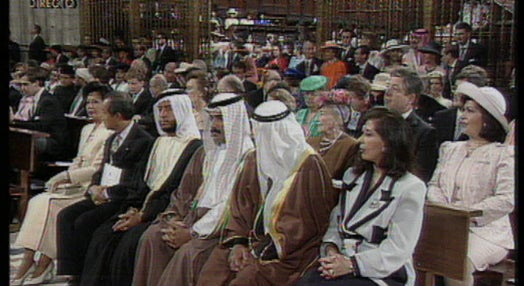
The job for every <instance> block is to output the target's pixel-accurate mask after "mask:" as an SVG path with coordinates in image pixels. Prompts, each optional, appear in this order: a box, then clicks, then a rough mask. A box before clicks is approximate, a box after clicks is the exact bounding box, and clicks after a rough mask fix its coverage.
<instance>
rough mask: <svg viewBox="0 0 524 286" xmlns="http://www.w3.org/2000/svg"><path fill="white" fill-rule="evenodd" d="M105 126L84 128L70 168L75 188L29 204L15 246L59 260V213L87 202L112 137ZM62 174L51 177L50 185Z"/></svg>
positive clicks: (45, 195) (64, 188)
mask: <svg viewBox="0 0 524 286" xmlns="http://www.w3.org/2000/svg"><path fill="white" fill-rule="evenodd" d="M111 133H112V131H111V130H108V129H107V128H106V127H105V126H104V124H99V125H98V126H97V125H95V123H90V124H87V125H86V126H84V127H83V128H82V133H81V135H80V143H79V146H78V154H77V156H76V157H75V158H74V159H73V164H72V165H71V166H70V167H69V168H68V172H69V176H70V178H71V181H72V184H65V185H62V187H61V188H59V189H58V191H57V192H54V193H50V192H44V193H41V194H39V195H37V196H35V197H33V198H32V199H31V200H30V201H29V205H28V207H27V213H26V216H25V218H24V222H23V224H22V227H21V228H20V233H19V234H18V237H17V240H16V242H15V245H17V246H20V247H23V248H28V249H31V250H35V251H40V252H41V253H43V254H45V255H46V256H48V257H50V258H53V259H55V258H56V251H57V249H56V248H57V247H56V239H57V238H56V225H57V221H56V220H57V216H58V213H59V212H60V211H61V210H62V209H63V208H65V207H67V206H69V205H72V204H73V203H76V202H78V201H80V200H82V199H84V196H83V194H84V192H85V190H86V189H87V187H88V186H89V184H90V182H91V176H92V175H93V174H94V173H95V172H96V170H97V169H98V167H99V166H100V163H101V162H102V157H103V150H104V148H103V147H104V142H105V141H106V139H107V138H108V137H109V135H111ZM58 176H60V174H58V175H56V176H54V177H52V178H51V179H49V181H48V182H47V185H49V184H50V183H52V182H53V181H54V180H56V178H57V177H58Z"/></svg>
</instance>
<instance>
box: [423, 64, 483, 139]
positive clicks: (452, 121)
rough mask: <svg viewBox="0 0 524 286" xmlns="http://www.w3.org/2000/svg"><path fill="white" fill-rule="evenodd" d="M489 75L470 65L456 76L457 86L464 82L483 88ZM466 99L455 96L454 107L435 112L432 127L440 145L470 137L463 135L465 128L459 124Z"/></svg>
mask: <svg viewBox="0 0 524 286" xmlns="http://www.w3.org/2000/svg"><path fill="white" fill-rule="evenodd" d="M487 77H488V74H487V72H486V70H485V69H483V68H481V67H479V66H474V65H470V66H467V67H465V68H463V69H462V70H461V71H460V72H459V73H458V74H457V76H456V84H459V83H460V82H462V81H467V82H470V83H472V84H474V85H476V86H478V87H483V86H485V85H486V83H487ZM463 106H464V99H463V97H462V95H461V94H455V93H454V94H453V107H452V108H449V109H444V110H441V111H437V112H435V115H434V117H433V119H432V120H431V125H433V127H435V129H436V131H437V141H438V144H439V146H440V144H441V143H442V142H444V141H462V140H466V139H468V137H467V136H466V135H465V134H464V133H462V131H463V126H461V125H460V124H459V121H460V117H461V115H462V107H463Z"/></svg>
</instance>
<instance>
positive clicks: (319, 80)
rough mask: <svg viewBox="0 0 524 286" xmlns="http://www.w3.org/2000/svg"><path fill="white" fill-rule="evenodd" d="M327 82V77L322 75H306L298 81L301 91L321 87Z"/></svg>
mask: <svg viewBox="0 0 524 286" xmlns="http://www.w3.org/2000/svg"><path fill="white" fill-rule="evenodd" d="M327 83H328V78H327V77H325V76H323V75H312V76H308V77H306V78H305V79H303V80H302V81H301V82H300V90H301V91H315V90H319V89H322V88H324V87H325V86H326V84H327Z"/></svg>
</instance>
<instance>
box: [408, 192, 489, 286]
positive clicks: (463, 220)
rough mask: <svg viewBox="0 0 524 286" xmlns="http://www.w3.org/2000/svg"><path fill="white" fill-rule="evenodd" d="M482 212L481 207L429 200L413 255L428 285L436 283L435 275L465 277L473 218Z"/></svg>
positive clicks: (417, 267)
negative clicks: (430, 201) (474, 207)
mask: <svg viewBox="0 0 524 286" xmlns="http://www.w3.org/2000/svg"><path fill="white" fill-rule="evenodd" d="M480 215H482V211H480V210H471V209H458V208H453V207H451V206H445V205H440V204H435V203H429V202H427V203H426V205H425V208H424V222H423V224H422V231H421V234H420V238H419V242H418V244H417V247H416V248H415V255H414V257H413V259H414V264H415V269H416V270H417V271H418V272H419V273H422V274H423V275H424V277H421V278H422V281H424V282H423V284H424V285H428V286H429V285H431V286H433V285H435V275H442V276H446V277H450V278H453V279H458V280H462V279H463V278H464V275H465V270H466V261H467V257H466V255H467V252H468V233H469V224H470V219H471V218H472V217H476V216H480Z"/></svg>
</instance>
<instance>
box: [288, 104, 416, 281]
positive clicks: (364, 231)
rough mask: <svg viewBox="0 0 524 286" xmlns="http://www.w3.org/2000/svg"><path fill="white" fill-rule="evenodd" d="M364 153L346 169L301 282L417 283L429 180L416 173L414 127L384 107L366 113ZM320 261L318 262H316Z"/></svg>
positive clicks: (362, 143) (362, 148)
mask: <svg viewBox="0 0 524 286" xmlns="http://www.w3.org/2000/svg"><path fill="white" fill-rule="evenodd" d="M365 120H366V123H365V125H364V129H363V130H364V133H363V135H362V137H361V138H360V139H359V140H360V158H358V159H357V162H356V163H355V165H354V167H352V168H350V169H348V170H347V171H346V173H345V174H344V178H343V184H342V186H341V187H342V191H341V192H340V197H339V203H338V205H337V206H336V207H335V208H334V209H333V211H332V212H331V218H330V224H329V228H328V231H327V232H326V234H325V235H324V238H323V242H322V245H321V247H320V255H321V258H320V259H319V260H318V262H319V263H320V266H319V267H318V268H317V269H312V270H310V271H309V272H307V273H306V274H305V276H304V277H303V278H302V280H301V281H300V283H299V284H298V285H301V286H304V285H315V286H317V285H377V284H378V285H386V284H387V285H414V283H415V269H414V267H413V261H412V255H413V252H414V250H415V246H416V244H417V241H418V238H419V235H420V230H421V226H422V218H423V212H424V200H425V196H426V186H425V184H424V182H423V181H422V180H420V179H419V178H418V177H416V176H415V175H413V174H412V173H411V171H410V170H411V168H412V167H411V166H412V164H413V162H414V156H413V152H412V150H411V148H412V144H411V138H412V137H411V129H410V127H409V124H408V123H407V122H406V121H405V120H404V119H403V118H402V116H401V115H400V114H398V113H396V112H394V111H389V110H388V109H386V108H384V107H374V108H372V109H370V110H369V111H368V113H366V117H365ZM317 266H318V265H317Z"/></svg>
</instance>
